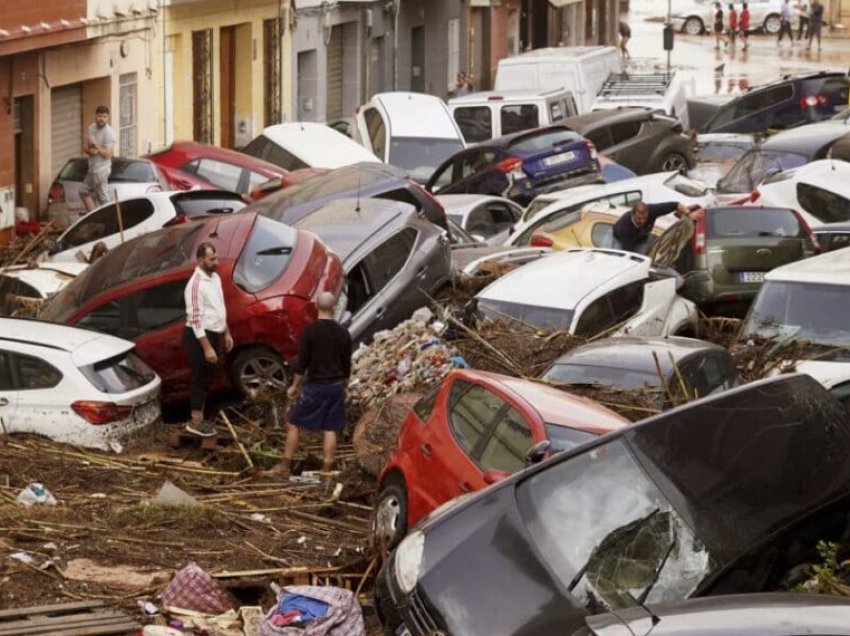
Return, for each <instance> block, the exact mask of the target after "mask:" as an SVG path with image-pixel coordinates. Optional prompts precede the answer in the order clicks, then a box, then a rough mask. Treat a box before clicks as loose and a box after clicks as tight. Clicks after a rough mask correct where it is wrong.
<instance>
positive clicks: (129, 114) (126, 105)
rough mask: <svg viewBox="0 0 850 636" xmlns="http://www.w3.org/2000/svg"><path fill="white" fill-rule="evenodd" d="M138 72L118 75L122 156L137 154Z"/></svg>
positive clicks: (120, 148)
mask: <svg viewBox="0 0 850 636" xmlns="http://www.w3.org/2000/svg"><path fill="white" fill-rule="evenodd" d="M136 92H137V91H136V74H135V73H123V74H121V75H119V76H118V106H119V111H118V126H119V128H118V138H119V139H120V147H119V153H120V155H121V156H122V157H135V156H136Z"/></svg>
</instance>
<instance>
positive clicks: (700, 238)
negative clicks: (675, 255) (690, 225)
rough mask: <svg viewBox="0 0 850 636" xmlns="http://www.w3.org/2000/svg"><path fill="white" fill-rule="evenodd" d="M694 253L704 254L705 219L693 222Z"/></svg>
mask: <svg viewBox="0 0 850 636" xmlns="http://www.w3.org/2000/svg"><path fill="white" fill-rule="evenodd" d="M694 254H705V219H702V220H700V221H697V222H696V223H694Z"/></svg>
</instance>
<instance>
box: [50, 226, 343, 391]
mask: <svg viewBox="0 0 850 636" xmlns="http://www.w3.org/2000/svg"><path fill="white" fill-rule="evenodd" d="M203 241H210V242H212V243H213V244H214V245H215V246H216V249H217V251H218V254H219V268H218V273H219V276H221V282H222V287H223V289H224V298H225V303H226V305H227V314H228V316H227V317H228V320H227V322H228V325H229V326H230V331H231V333H232V335H233V340H234V342H235V343H236V346H235V347H234V349H233V351H232V352H231V353H230V354H229V355H228V356H227V359H226V360H225V363H224V370H225V372H226V376H227V377H229V378H230V380H231V381H232V383H233V385H234V386H236V388H238V389H240V390H241V391H243V392H245V393H249V392H251V391H252V390H256V389H263V388H269V389H273V390H275V391H282V390H284V389H285V388H286V386H287V384H288V377H287V374H288V366H287V365H288V364H291V363H292V362H294V360H295V358H296V357H297V354H298V341H299V338H300V336H301V332H302V330H303V329H304V327H305V326H306V325H307V324H308V323H310V322H312V321H313V320H315V319H316V307H315V299H316V297H317V296H318V294H319V293H320V292H322V291H325V290H328V291H331V292H333V293H338V291H339V289H340V288H341V286H342V283H343V271H342V265H341V263H340V261H339V257H337V256H336V255H335V254H334V253H333V252H331V251H330V250H329V249H328V248H327V247H326V246H325V244H324V243H322V242H321V241H320V240H319V238H318V237H317V236H315V235H314V234H311V233H310V232H305V231H303V230H296V229H293V228H291V227H289V226H287V225H284V224H283V223H279V222H277V221H274V220H272V219H269V218H266V217H263V216H260V215H258V214H256V213H250V212H247V213H244V214H233V215H222V216H214V217H205V218H203V219H202V220H198V221H192V222H189V223H183V224H180V225H175V226H171V227H167V228H164V229H162V230H157V231H155V232H151V233H149V234H145V235H144V236H140V237H138V238H136V239H134V240H131V241H128V242H126V243H124V244H122V245H119V246H118V247H115V248H113V249H112V250H110V251H109V252H108V253H107V254H106V255H105V256H103V257H102V258H101V259H100V260H98V261H97V262H96V263H95V264H93V265H92V266H91V267H89V268H88V269H87V270H86V271H85V272H83V273H82V274H81V275H80V276H78V277H77V278H76V279H74V280H73V281H72V282H70V283H69V284H68V285H67V286H65V287H64V288H63V289H62V290H61V291H60V292H59V293H58V294H56V296H54V297H52V298H51V299H50V301H49V302H48V303H46V304H45V307H44V308H43V310H42V313H41V315H40V317H42V318H44V319H47V320H52V321H54V322H63V323H67V324H70V325H77V326H79V327H86V328H89V329H93V330H95V331H100V332H104V333H108V334H112V335H115V336H119V337H122V338H126V339H127V340H133V341H135V343H136V352H137V353H138V354H139V355H140V356H141V357H142V358H143V359H144V360H145V361H146V362H147V363H148V364H149V365H150V366H152V367H153V368H154V370H156V372H157V373H158V374H159V376H160V377H161V378H162V398H163V401H165V402H175V401H178V400H182V399H184V398H186V397H187V396H188V393H189V366H188V362H187V359H186V353H185V351H184V349H183V345H182V344H181V336H182V334H183V329H184V328H185V321H186V311H185V305H184V300H183V290H184V289H185V287H186V283H187V281H188V280H189V277H190V276H191V275H192V272H193V271H194V269H195V262H196V259H195V252H196V249H197V246H198V245H199V244H200V243H201V242H203ZM222 375H224V374H222ZM224 379H225V378H224V377H221V378H220V379H219V383H218V388H221V386H222V385H224V384H225V382H224Z"/></svg>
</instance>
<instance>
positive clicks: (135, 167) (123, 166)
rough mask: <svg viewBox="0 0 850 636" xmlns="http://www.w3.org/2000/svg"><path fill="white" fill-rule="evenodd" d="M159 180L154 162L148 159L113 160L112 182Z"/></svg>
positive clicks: (110, 180)
mask: <svg viewBox="0 0 850 636" xmlns="http://www.w3.org/2000/svg"><path fill="white" fill-rule="evenodd" d="M156 181H158V179H157V176H156V171H155V170H154V167H153V164H152V163H150V162H148V161H126V160H122V159H113V160H112V172H111V173H110V174H109V182H110V183H151V182H156Z"/></svg>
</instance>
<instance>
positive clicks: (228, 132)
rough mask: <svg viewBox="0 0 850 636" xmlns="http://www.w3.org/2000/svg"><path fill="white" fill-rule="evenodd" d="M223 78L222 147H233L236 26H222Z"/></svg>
mask: <svg viewBox="0 0 850 636" xmlns="http://www.w3.org/2000/svg"><path fill="white" fill-rule="evenodd" d="M219 55H220V56H221V59H220V60H219V62H220V65H221V79H220V82H219V86H220V89H221V94H220V95H219V104H220V105H221V129H220V131H219V132H220V134H221V147H222V148H233V145H234V134H233V133H234V128H233V126H234V120H235V118H236V117H235V115H236V112H235V103H236V27H232V26H230V27H222V29H221V33H220V36H219Z"/></svg>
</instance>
